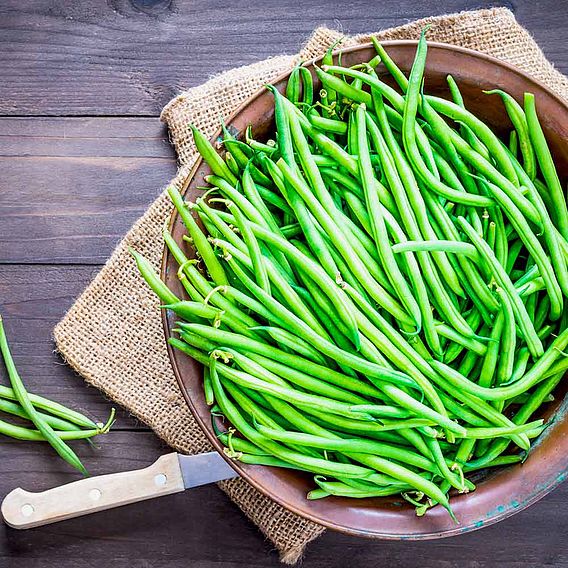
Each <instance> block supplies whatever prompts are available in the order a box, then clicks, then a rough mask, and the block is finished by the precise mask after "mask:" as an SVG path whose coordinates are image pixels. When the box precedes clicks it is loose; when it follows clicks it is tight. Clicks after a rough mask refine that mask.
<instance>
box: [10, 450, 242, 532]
mask: <svg viewBox="0 0 568 568" xmlns="http://www.w3.org/2000/svg"><path fill="white" fill-rule="evenodd" d="M237 476H238V474H237V472H236V471H235V470H234V469H233V468H232V467H231V466H230V465H229V464H228V463H227V462H226V461H225V460H224V459H223V458H222V457H221V455H220V454H218V453H217V452H208V453H204V454H197V455H194V456H184V455H181V454H176V453H172V454H166V455H164V456H162V457H160V458H159V459H158V460H156V461H155V462H154V463H153V464H152V465H151V466H149V467H146V468H144V469H137V470H134V471H124V472H120V473H111V474H108V475H100V476H98V477H88V478H86V479H80V480H79V481H73V482H72V483H68V484H66V485H60V486H59V487H54V488H53V489H48V490H47V491H43V492H41V493H30V492H28V491H25V490H24V489H21V488H19V487H18V488H17V489H14V490H13V491H11V492H10V493H8V495H6V497H5V499H4V501H3V502H2V507H1V511H2V516H3V517H4V521H5V522H6V524H7V525H9V526H11V527H13V528H15V529H30V528H33V527H39V526H41V525H47V524H50V523H56V522H57V521H63V520H65V519H72V518H74V517H80V516H81V515H88V514H90V513H96V512H97V511H104V510H105V509H112V508H113V507H120V506H122V505H128V504H129V503H136V502H138V501H144V500H145V499H153V498H154V497H161V496H163V495H170V494H172V493H179V492H180V491H184V490H185V489H189V488H190V487H197V486H199V485H206V484H207V483H213V482H215V481H222V480H223V479H231V478H233V477H237Z"/></svg>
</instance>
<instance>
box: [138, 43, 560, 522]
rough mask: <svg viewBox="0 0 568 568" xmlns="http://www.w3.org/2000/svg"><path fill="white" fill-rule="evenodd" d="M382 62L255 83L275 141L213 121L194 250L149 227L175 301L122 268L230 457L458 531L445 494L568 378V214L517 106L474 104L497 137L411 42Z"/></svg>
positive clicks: (509, 446) (488, 459)
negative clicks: (433, 90) (264, 93)
mask: <svg viewBox="0 0 568 568" xmlns="http://www.w3.org/2000/svg"><path fill="white" fill-rule="evenodd" d="M375 47H376V50H377V56H376V57H374V58H373V59H372V60H371V61H369V62H368V63H364V64H359V65H355V66H353V67H351V68H346V67H343V66H341V65H340V64H334V61H333V58H332V55H331V53H330V52H329V53H327V54H326V56H325V57H324V60H323V65H322V66H321V68H320V67H315V74H316V75H317V78H318V79H319V81H320V83H321V89H320V91H319V93H318V92H315V91H314V81H313V77H312V75H311V74H310V72H308V70H307V69H306V68H304V67H302V66H299V67H297V68H296V69H294V70H293V71H292V74H291V76H290V78H289V81H288V85H287V88H286V92H285V94H282V93H279V92H278V91H277V90H276V89H275V88H274V87H272V86H268V89H270V91H271V92H272V94H273V96H274V116H275V133H274V134H275V136H274V139H271V140H268V141H266V140H263V141H258V140H255V139H254V135H253V129H252V128H249V129H248V130H247V132H246V135H245V138H244V140H241V139H239V138H238V137H237V136H235V135H234V133H233V132H231V130H230V129H227V128H225V127H223V135H222V137H221V139H220V140H219V143H220V144H221V145H222V146H224V150H225V152H224V154H223V155H221V154H219V153H218V152H217V151H216V149H215V148H214V146H213V145H212V144H211V143H210V142H209V141H208V139H207V138H206V137H205V136H204V135H203V134H202V133H201V132H199V131H198V130H197V129H195V128H192V130H193V136H194V140H195V144H196V146H197V149H198V151H199V153H200V154H201V156H202V157H203V159H204V160H205V161H206V162H207V163H208V165H209V166H210V168H211V170H212V172H213V173H212V175H210V176H208V177H206V179H205V181H206V182H207V183H208V184H209V187H208V188H207V189H208V190H207V192H206V193H204V194H203V195H202V196H201V197H199V198H198V199H197V200H196V202H195V203H187V202H185V201H184V199H183V198H182V196H181V194H180V192H179V191H178V189H177V188H176V187H173V186H172V187H170V188H169V189H168V191H169V195H170V197H171V200H172V202H173V204H174V206H175V207H176V209H177V211H178V212H179V215H180V216H181V219H182V220H183V222H184V223H185V226H186V228H187V235H186V236H185V237H184V240H185V241H187V244H189V245H193V247H191V246H189V247H188V248H186V243H177V242H176V241H175V240H174V239H173V238H172V236H171V234H170V233H169V232H168V230H167V228H165V229H164V231H163V237H164V240H165V243H166V246H167V247H168V248H169V251H170V253H171V255H172V256H173V257H174V258H175V260H176V261H177V264H178V265H179V271H178V277H179V280H180V282H181V284H182V285H183V287H184V290H185V293H186V294H185V297H184V298H178V297H176V295H175V294H173V293H172V292H171V291H170V290H169V289H168V288H167V287H166V285H165V284H164V283H163V282H162V281H161V280H160V279H159V277H158V276H157V275H156V273H155V271H154V268H153V266H152V265H151V264H150V263H149V262H148V260H146V259H145V258H144V257H142V256H141V255H139V254H138V253H136V252H135V251H132V253H133V255H134V256H135V259H136V262H137V265H138V268H139V270H140V272H141V274H142V275H143V277H144V278H145V279H146V281H147V283H148V284H149V285H150V287H151V288H152V289H153V290H154V292H155V293H156V294H157V295H158V296H159V298H160V300H161V302H162V308H164V309H168V310H172V311H173V312H175V313H176V314H177V316H178V318H179V321H178V325H177V327H176V329H175V336H174V337H171V338H169V342H170V343H171V344H172V345H173V346H174V347H176V348H178V349H179V350H181V351H183V352H184V353H186V354H188V355H189V356H190V357H193V358H194V359H196V360H197V361H199V362H200V363H202V364H203V366H204V381H203V388H204V395H205V400H206V402H207V404H208V405H211V413H212V415H213V416H214V417H218V416H223V417H224V418H225V419H226V420H225V422H224V424H225V426H226V428H225V429H224V430H218V436H219V439H220V440H221V441H222V442H223V444H224V445H225V447H226V448H225V451H226V453H227V455H229V456H230V457H231V458H233V459H235V460H240V461H242V462H244V463H247V464H263V465H270V466H277V467H284V468H292V469H297V470H300V471H305V472H309V473H311V474H313V479H314V483H315V485H316V487H315V488H314V490H313V491H311V492H310V493H309V495H308V498H309V499H319V498H322V497H326V496H329V495H341V496H348V497H353V498H362V497H371V496H388V495H399V494H400V495H402V496H403V497H404V498H405V499H407V500H408V501H409V502H410V503H412V504H413V505H414V506H415V507H416V510H417V513H418V514H419V515H422V514H424V513H425V512H426V511H427V510H428V509H429V508H430V507H433V506H434V505H436V504H439V505H441V506H443V507H444V508H446V509H447V511H448V512H449V514H450V515H452V516H453V514H452V511H451V508H450V504H449V495H450V491H457V492H467V491H472V490H473V489H475V485H474V484H473V482H472V481H471V479H469V478H468V475H469V474H470V473H471V472H474V471H477V470H480V469H485V468H488V467H494V466H503V465H508V464H512V463H517V462H521V461H522V460H524V459H525V458H526V456H527V455H528V452H529V451H530V448H531V444H532V443H533V441H534V440H535V439H537V438H538V436H540V435H541V434H542V433H543V431H544V429H545V428H546V424H544V423H543V420H542V419H539V418H538V416H539V412H540V411H541V407H542V405H543V404H545V403H549V402H550V401H551V400H553V391H554V389H555V388H556V386H557V385H558V383H559V382H560V381H561V379H562V377H563V375H564V372H565V370H566V369H567V368H568V358H566V347H567V344H568V329H567V325H566V314H567V313H568V312H566V311H565V310H564V302H565V299H566V296H567V294H568V269H567V265H566V263H567V260H568V240H567V239H568V212H567V208H566V203H565V198H564V194H563V191H562V186H561V184H560V181H559V178H558V174H557V172H556V169H555V166H554V162H553V160H552V157H551V154H550V150H549V148H548V146H547V143H546V139H545V137H544V135H543V131H542V128H541V126H540V124H539V121H538V117H537V113H536V108H535V102H534V97H533V96H532V95H531V94H530V93H527V94H526V95H525V99H524V103H523V105H521V104H520V103H519V102H517V101H516V100H515V99H514V98H513V97H511V96H510V95H508V94H506V93H503V92H501V91H495V92H489V93H488V94H487V96H488V97H491V96H493V97H494V96H495V95H496V94H497V95H499V96H500V98H501V99H502V101H503V103H504V104H503V113H507V114H508V116H509V118H510V121H511V125H512V130H511V136H510V138H509V139H508V140H507V141H503V140H501V139H500V138H499V137H498V136H497V135H496V134H495V133H494V132H493V131H492V130H491V128H490V127H489V126H488V125H486V124H485V123H484V122H483V121H482V120H481V119H480V118H478V117H477V116H475V115H474V114H472V113H471V112H469V111H468V110H467V109H466V108H465V106H464V102H463V99H462V97H461V94H460V91H459V86H458V85H457V83H456V82H455V81H454V80H453V79H452V78H451V77H448V85H449V95H448V97H449V98H451V100H446V99H442V98H440V97H438V96H434V95H431V94H428V91H427V89H428V84H427V82H426V85H424V87H423V81H424V71H425V66H426V54H427V43H426V40H425V37H424V35H422V37H421V39H420V42H419V44H418V47H417V51H416V58H415V61H414V64H413V67H412V70H411V72H410V74H409V76H406V75H405V74H404V73H403V72H402V71H401V70H400V69H399V68H398V67H397V65H396V63H395V62H394V61H393V60H392V59H391V58H390V57H389V55H388V53H387V51H386V50H385V49H384V48H383V47H382V46H381V45H380V44H378V43H375ZM382 67H384V68H385V69H386V71H387V72H388V73H390V75H391V76H392V78H393V79H394V81H395V82H396V84H397V88H396V89H395V88H393V87H391V86H389V85H388V84H387V83H385V82H383V81H382V80H381V79H380V77H379V75H380V74H384V69H382ZM423 88H424V89H425V90H424V92H423V90H422V89H423ZM198 221H199V222H198ZM194 253H195V254H194ZM188 257H189V258H188ZM194 257H195V258H194ZM215 427H216V428H218V426H217V424H216V425H215Z"/></svg>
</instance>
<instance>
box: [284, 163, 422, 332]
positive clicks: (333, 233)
mask: <svg viewBox="0 0 568 568" xmlns="http://www.w3.org/2000/svg"><path fill="white" fill-rule="evenodd" d="M278 166H279V167H280V169H281V171H282V173H283V174H284V176H285V177H286V180H287V181H288V182H289V183H290V184H291V185H292V186H293V187H294V189H295V190H296V191H298V192H299V193H300V194H301V196H302V198H304V199H305V200H306V201H307V202H308V205H309V207H310V208H313V209H312V213H313V214H314V216H315V217H316V218H317V219H318V221H319V222H320V224H321V225H322V227H323V228H324V230H325V231H326V233H327V234H328V235H329V237H330V238H331V239H333V243H334V245H335V246H336V248H337V249H338V251H339V252H340V253H341V255H342V256H343V258H344V260H345V262H346V263H347V264H348V265H349V267H350V268H351V270H352V271H353V273H354V275H355V276H356V277H357V278H358V280H359V281H360V283H361V285H362V286H363V287H364V288H365V290H366V291H367V292H368V293H369V295H370V296H372V297H373V299H374V300H375V301H376V302H377V303H379V304H380V305H381V306H382V307H384V309H386V310H387V311H389V313H392V315H393V316H395V317H396V318H397V319H399V320H401V321H403V322H405V323H409V324H412V320H411V318H409V317H408V316H407V315H406V313H405V311H404V310H403V308H402V306H400V304H399V303H398V302H397V301H396V300H395V299H394V298H392V297H391V296H390V294H389V293H388V292H386V291H385V289H384V288H383V287H382V286H381V285H380V284H379V283H378V282H377V281H376V280H375V279H373V278H372V277H371V275H370V274H369V272H368V270H367V268H366V267H365V266H364V264H363V263H362V262H361V260H360V258H359V256H358V255H356V254H353V250H352V248H351V246H350V244H349V241H348V240H347V239H346V238H345V237H344V236H343V234H342V232H341V230H340V229H339V227H338V226H337V225H336V223H335V222H334V221H333V219H332V218H331V217H330V216H329V214H328V213H327V212H325V211H324V210H323V207H322V206H321V205H320V204H319V203H318V202H317V201H316V200H315V199H314V198H313V195H311V192H310V191H309V188H308V186H307V185H306V184H305V182H303V181H302V180H301V179H300V178H299V177H298V176H297V175H295V174H294V173H293V172H292V171H291V170H290V169H289V168H288V167H287V166H286V164H285V163H284V162H282V161H279V162H278Z"/></svg>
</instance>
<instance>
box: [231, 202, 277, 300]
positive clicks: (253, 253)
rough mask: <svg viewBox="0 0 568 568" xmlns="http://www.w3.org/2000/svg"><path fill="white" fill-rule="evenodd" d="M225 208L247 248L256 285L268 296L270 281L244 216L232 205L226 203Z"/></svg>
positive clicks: (258, 247) (258, 248) (256, 243)
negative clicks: (231, 215) (233, 219)
mask: <svg viewBox="0 0 568 568" xmlns="http://www.w3.org/2000/svg"><path fill="white" fill-rule="evenodd" d="M227 207H228V209H229V211H230V212H231V213H232V214H233V215H234V217H235V220H236V223H237V226H238V228H239V231H240V233H241V235H242V237H243V240H244V242H245V244H246V246H247V249H248V253H249V256H250V259H251V262H252V269H253V273H254V275H255V278H256V281H257V284H258V285H259V286H260V287H261V288H262V289H263V290H264V291H265V292H267V293H268V294H270V280H269V278H268V273H267V270H266V265H265V263H264V261H263V259H262V253H261V251H260V246H259V244H258V241H257V240H256V237H255V235H254V233H253V231H252V230H251V228H250V225H249V224H248V223H247V220H246V219H245V216H244V215H243V214H242V213H241V210H240V209H239V208H238V207H237V206H236V205H235V204H234V203H228V204H227Z"/></svg>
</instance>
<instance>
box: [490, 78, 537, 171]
mask: <svg viewBox="0 0 568 568" xmlns="http://www.w3.org/2000/svg"><path fill="white" fill-rule="evenodd" d="M484 93H485V94H487V95H493V94H496V95H499V96H500V97H501V100H502V101H503V104H504V105H505V109H506V111H507V114H508V115H509V118H510V119H511V122H512V123H513V127H514V128H515V130H514V131H515V132H516V133H517V139H518V142H519V146H520V150H521V154H522V156H523V167H524V169H525V171H526V173H527V175H528V176H529V177H530V178H531V179H534V178H535V176H536V161H535V153H534V150H533V147H532V143H531V139H530V135H529V127H528V124H527V118H526V117H525V113H524V111H523V107H521V105H520V104H519V103H518V102H517V101H516V100H515V99H514V98H513V97H512V96H511V95H509V94H508V93H505V92H504V91H501V90H500V89H493V90H492V91H484Z"/></svg>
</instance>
